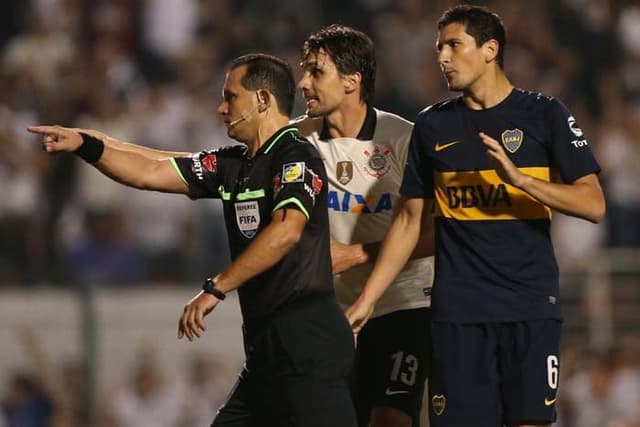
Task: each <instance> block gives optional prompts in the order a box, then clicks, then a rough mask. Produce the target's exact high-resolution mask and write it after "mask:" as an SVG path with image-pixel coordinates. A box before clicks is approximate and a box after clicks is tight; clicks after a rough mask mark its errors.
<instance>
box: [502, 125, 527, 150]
mask: <svg viewBox="0 0 640 427" xmlns="http://www.w3.org/2000/svg"><path fill="white" fill-rule="evenodd" d="M501 138H502V145H504V148H506V149H507V151H509V152H510V153H515V152H516V151H517V150H518V148H520V145H522V141H523V140H524V132H522V131H521V130H520V129H507V130H505V131H504V132H502V135H501Z"/></svg>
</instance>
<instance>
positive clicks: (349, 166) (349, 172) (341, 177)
mask: <svg viewBox="0 0 640 427" xmlns="http://www.w3.org/2000/svg"><path fill="white" fill-rule="evenodd" d="M336 178H337V179H338V182H339V183H340V184H342V185H347V184H348V183H349V182H351V180H352V179H353V162H352V161H351V160H345V161H342V162H338V163H337V164H336Z"/></svg>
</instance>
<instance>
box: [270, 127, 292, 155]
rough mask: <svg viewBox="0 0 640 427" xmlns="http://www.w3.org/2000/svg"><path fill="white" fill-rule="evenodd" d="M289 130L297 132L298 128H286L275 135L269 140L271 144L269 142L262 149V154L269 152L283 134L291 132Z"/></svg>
mask: <svg viewBox="0 0 640 427" xmlns="http://www.w3.org/2000/svg"><path fill="white" fill-rule="evenodd" d="M291 132H299V131H298V128H287V129H285V130H283V131H282V133H280V135H278V136H276V137H275V138H274V139H273V141H272V142H271V144H269V146H268V147H267V148H266V149H265V150H264V154H269V151H270V150H271V149H272V148H273V146H274V145H276V142H278V141H279V140H280V138H282V137H283V136H284V135H286V134H287V133H291Z"/></svg>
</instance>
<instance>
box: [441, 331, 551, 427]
mask: <svg viewBox="0 0 640 427" xmlns="http://www.w3.org/2000/svg"><path fill="white" fill-rule="evenodd" d="M561 325H562V322H561V321H560V320H557V319H542V320H527V321H522V322H504V323H477V324H473V323H466V324H465V323H447V322H433V324H432V337H433V359H432V366H433V371H432V375H431V376H430V378H429V395H430V396H429V397H430V411H429V418H430V420H431V426H432V427H440V426H442V427H449V426H470V425H473V426H474V427H493V426H499V425H500V426H501V425H519V424H547V423H551V422H553V421H555V419H556V407H555V406H556V405H555V403H556V393H557V390H558V377H559V357H560V354H559V352H560V329H561Z"/></svg>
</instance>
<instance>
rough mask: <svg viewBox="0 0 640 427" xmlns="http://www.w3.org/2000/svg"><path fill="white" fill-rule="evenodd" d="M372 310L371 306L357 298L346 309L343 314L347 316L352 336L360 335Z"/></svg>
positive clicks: (372, 306)
mask: <svg viewBox="0 0 640 427" xmlns="http://www.w3.org/2000/svg"><path fill="white" fill-rule="evenodd" d="M373 308H374V305H373V304H371V303H368V302H367V301H364V300H363V299H362V298H358V299H357V300H356V302H354V303H353V305H351V307H349V308H347V310H346V311H345V313H344V314H345V316H347V320H348V321H349V324H350V325H351V329H353V334H354V335H358V333H360V331H361V330H362V328H363V327H364V325H365V324H366V323H367V321H368V320H369V317H371V314H372V313H373Z"/></svg>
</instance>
